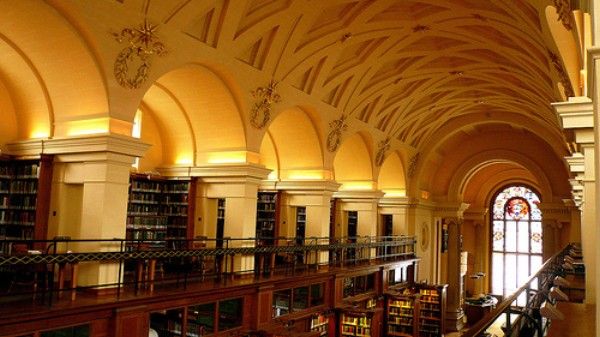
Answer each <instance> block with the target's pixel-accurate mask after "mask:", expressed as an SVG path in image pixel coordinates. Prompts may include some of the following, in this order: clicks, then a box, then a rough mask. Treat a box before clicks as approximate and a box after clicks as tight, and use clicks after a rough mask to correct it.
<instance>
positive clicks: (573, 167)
mask: <svg viewBox="0 0 600 337" xmlns="http://www.w3.org/2000/svg"><path fill="white" fill-rule="evenodd" d="M595 63H596V61H594V64H595ZM594 67H595V66H594ZM594 67H592V68H593V69H594ZM594 71H596V72H597V71H598V70H594ZM592 77H593V78H596V76H592ZM595 100H596V98H594V101H592V100H591V99H590V98H588V97H571V98H569V101H568V102H564V103H554V104H553V107H554V109H555V111H556V113H557V114H558V116H559V118H560V120H561V123H562V126H563V128H564V129H566V130H573V139H571V140H570V141H571V143H570V148H571V152H572V153H571V156H569V157H566V158H565V161H566V163H567V164H568V165H569V169H570V171H571V173H572V174H573V177H574V179H573V180H571V186H572V192H571V194H572V196H573V201H574V202H575V204H576V205H578V206H579V207H580V210H581V230H580V232H581V239H580V241H581V244H582V248H583V251H584V255H585V256H586V268H587V273H586V302H588V303H596V296H597V295H596V292H597V291H596V280H597V277H596V273H597V271H596V267H595V266H596V261H597V255H598V254H600V250H598V249H597V248H596V237H597V230H596V219H597V211H596V210H597V209H598V206H597V202H598V200H596V195H598V190H597V187H596V179H595V176H596V170H597V169H598V163H597V160H598V158H596V157H597V156H596V155H595V153H596V151H597V143H598V142H597V137H598V136H597V132H598V131H597V130H594V125H598V124H597V123H598V121H597V120H596V119H597V113H594V111H598V110H597V104H598V103H597V102H596V101H595ZM542 211H543V212H544V213H543V214H544V219H548V216H547V215H548V214H547V213H548V212H545V211H544V210H543V209H542ZM552 230H553V231H555V232H560V231H561V230H560V229H556V228H552ZM557 238H558V237H555V240H554V241H556V240H557ZM545 257H547V256H545Z"/></svg>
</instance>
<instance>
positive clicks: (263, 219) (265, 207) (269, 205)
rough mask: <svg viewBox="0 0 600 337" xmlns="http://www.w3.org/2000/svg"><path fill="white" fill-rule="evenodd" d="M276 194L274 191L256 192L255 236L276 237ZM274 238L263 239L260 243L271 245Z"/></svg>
mask: <svg viewBox="0 0 600 337" xmlns="http://www.w3.org/2000/svg"><path fill="white" fill-rule="evenodd" d="M277 208H278V196H277V193H276V192H258V201H257V205H256V237H257V238H275V237H277V217H278V211H277ZM274 243H275V240H274V239H263V240H261V242H260V245H273V244H274Z"/></svg>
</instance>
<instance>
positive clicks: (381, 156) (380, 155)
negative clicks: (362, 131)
mask: <svg viewBox="0 0 600 337" xmlns="http://www.w3.org/2000/svg"><path fill="white" fill-rule="evenodd" d="M377 147H378V149H377V155H376V156H375V165H377V166H381V165H382V164H383V161H384V160H385V155H386V152H388V151H389V149H390V137H389V136H387V137H386V138H385V139H384V140H382V141H380V142H379V145H378V146H377Z"/></svg>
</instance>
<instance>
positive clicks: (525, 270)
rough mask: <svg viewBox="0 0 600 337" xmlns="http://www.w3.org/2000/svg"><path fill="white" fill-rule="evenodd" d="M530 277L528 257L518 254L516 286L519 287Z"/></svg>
mask: <svg viewBox="0 0 600 337" xmlns="http://www.w3.org/2000/svg"><path fill="white" fill-rule="evenodd" d="M530 275H531V270H530V269H529V255H524V254H519V255H518V256H517V284H518V285H519V286H520V285H522V284H523V283H525V282H527V280H528V279H529V276H530Z"/></svg>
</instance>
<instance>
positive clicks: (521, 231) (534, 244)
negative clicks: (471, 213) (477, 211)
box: [491, 186, 542, 304]
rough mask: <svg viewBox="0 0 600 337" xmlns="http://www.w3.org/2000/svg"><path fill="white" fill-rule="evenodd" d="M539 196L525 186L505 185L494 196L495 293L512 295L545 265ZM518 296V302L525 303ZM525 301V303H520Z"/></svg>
mask: <svg viewBox="0 0 600 337" xmlns="http://www.w3.org/2000/svg"><path fill="white" fill-rule="evenodd" d="M539 203H540V198H539V197H538V195H537V194H536V193H535V192H534V191H532V190H531V189H530V188H528V187H525V186H510V187H506V188H504V189H502V190H501V191H500V192H499V193H498V195H497V196H496V198H495V199H494V200H493V205H492V207H491V208H492V209H493V213H492V214H493V216H492V293H493V294H497V295H503V296H504V298H506V297H507V296H510V295H512V294H513V293H514V292H515V290H517V289H518V288H519V287H520V286H521V285H523V283H524V282H525V281H527V279H528V278H529V276H530V275H531V274H532V273H533V272H535V271H537V270H538V269H539V268H540V267H541V265H542V212H541V211H540V209H539V208H538V205H539ZM524 301H525V298H524V296H523V298H519V299H518V303H517V304H525V302H524ZM521 302H522V303H521Z"/></svg>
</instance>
